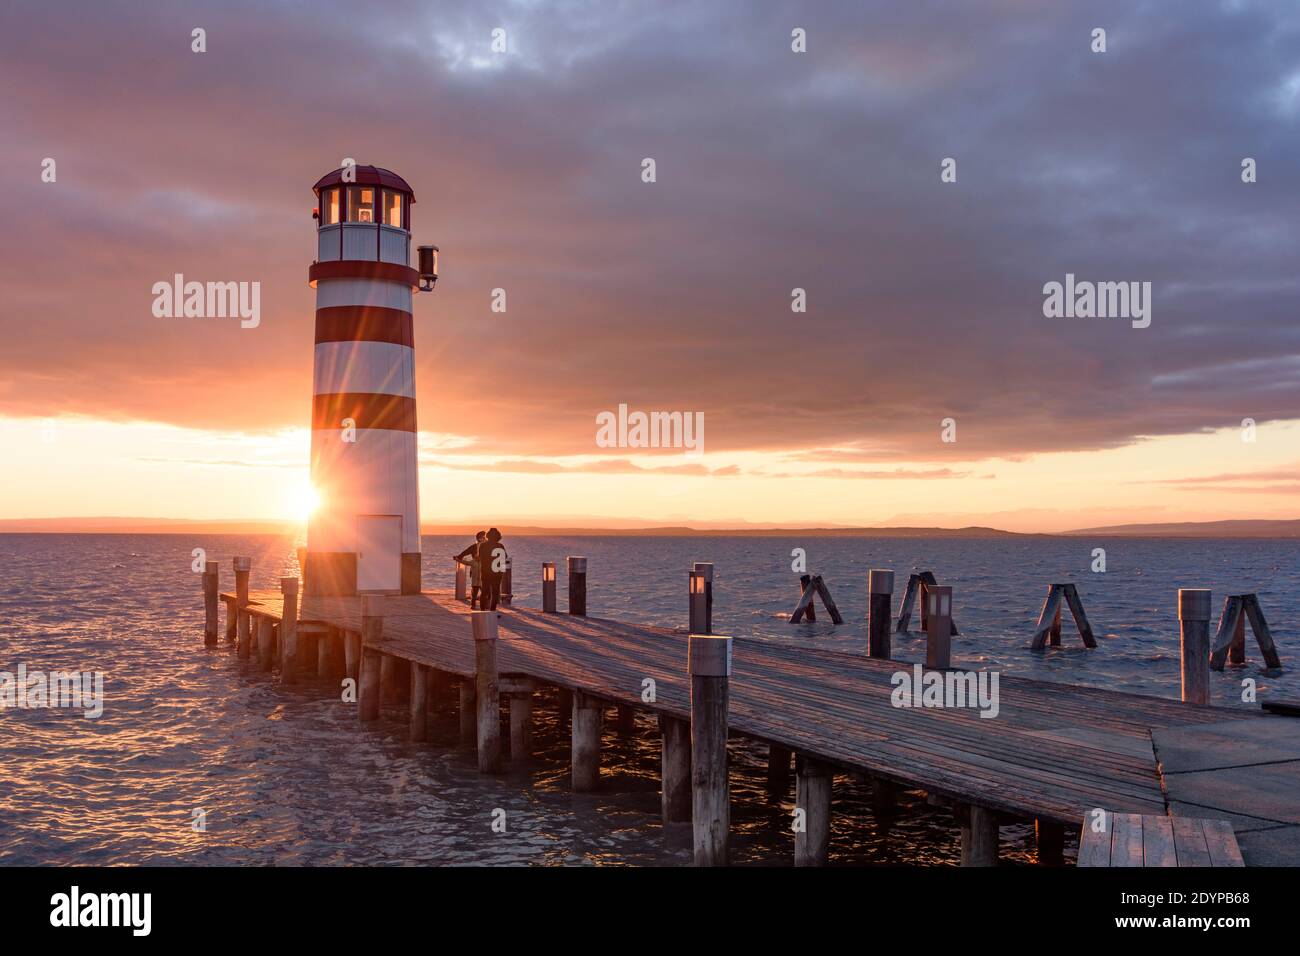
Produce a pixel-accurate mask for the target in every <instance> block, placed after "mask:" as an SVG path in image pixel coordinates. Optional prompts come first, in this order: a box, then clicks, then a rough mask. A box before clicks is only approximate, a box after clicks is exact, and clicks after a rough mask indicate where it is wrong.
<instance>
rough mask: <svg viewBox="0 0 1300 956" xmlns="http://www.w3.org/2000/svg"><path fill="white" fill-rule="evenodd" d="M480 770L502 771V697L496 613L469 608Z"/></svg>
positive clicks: (485, 771)
mask: <svg viewBox="0 0 1300 956" xmlns="http://www.w3.org/2000/svg"><path fill="white" fill-rule="evenodd" d="M469 616H470V625H471V630H472V633H473V635H474V696H475V698H476V701H477V705H478V770H479V773H500V772H501V697H500V695H499V693H498V687H497V612H496V611H470V614H469Z"/></svg>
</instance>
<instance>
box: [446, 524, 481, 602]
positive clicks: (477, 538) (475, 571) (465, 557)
mask: <svg viewBox="0 0 1300 956" xmlns="http://www.w3.org/2000/svg"><path fill="white" fill-rule="evenodd" d="M486 540H487V532H486V531H480V532H479V533H478V534H476V535H474V543H473V544H471V545H470V546H469V547H468V548H466V549H465V550H464V551H462V552H461V553H460V554H456V555H453V556H452V559H453V560H455V561H458V562H460V563H461V564H465V565H468V566H469V583H470V593H469V606H470V607H471V608H473V607H476V606H477V605H478V603H479V592H480V591H482V590H483V575H482V569H481V568H480V567H479V561H478V549H479V546H480V545H481V544H483V542H484V541H486Z"/></svg>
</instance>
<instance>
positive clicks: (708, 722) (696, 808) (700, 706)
mask: <svg viewBox="0 0 1300 956" xmlns="http://www.w3.org/2000/svg"><path fill="white" fill-rule="evenodd" d="M688 648H689V650H688V656H687V672H688V673H689V674H690V678H691V822H692V824H693V826H694V829H695V865H696V866H726V864H727V844H728V841H729V838H730V830H731V792H730V788H729V786H728V781H727V703H728V694H729V686H728V685H729V684H730V680H731V638H729V637H713V636H711V635H707V634H692V635H690V639H689V645H688Z"/></svg>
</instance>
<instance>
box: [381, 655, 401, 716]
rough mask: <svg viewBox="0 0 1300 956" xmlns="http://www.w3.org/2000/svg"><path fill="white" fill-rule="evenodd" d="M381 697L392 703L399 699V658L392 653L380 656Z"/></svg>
mask: <svg viewBox="0 0 1300 956" xmlns="http://www.w3.org/2000/svg"><path fill="white" fill-rule="evenodd" d="M379 699H380V700H385V701H388V703H390V704H391V703H392V702H393V701H395V700H397V658H396V657H394V656H393V655H392V654H384V655H383V656H382V657H380V658H379Z"/></svg>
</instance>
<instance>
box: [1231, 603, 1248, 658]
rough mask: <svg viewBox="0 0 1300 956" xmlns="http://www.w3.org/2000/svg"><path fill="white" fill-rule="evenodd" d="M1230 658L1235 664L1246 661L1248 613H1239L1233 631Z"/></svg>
mask: <svg viewBox="0 0 1300 956" xmlns="http://www.w3.org/2000/svg"><path fill="white" fill-rule="evenodd" d="M1243 610H1244V609H1243ZM1228 660H1229V661H1231V662H1232V663H1234V664H1244V663H1246V615H1245V614H1244V613H1242V614H1238V615H1237V626H1236V628H1234V629H1233V632H1232V644H1231V645H1230V646H1229V647H1228Z"/></svg>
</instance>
